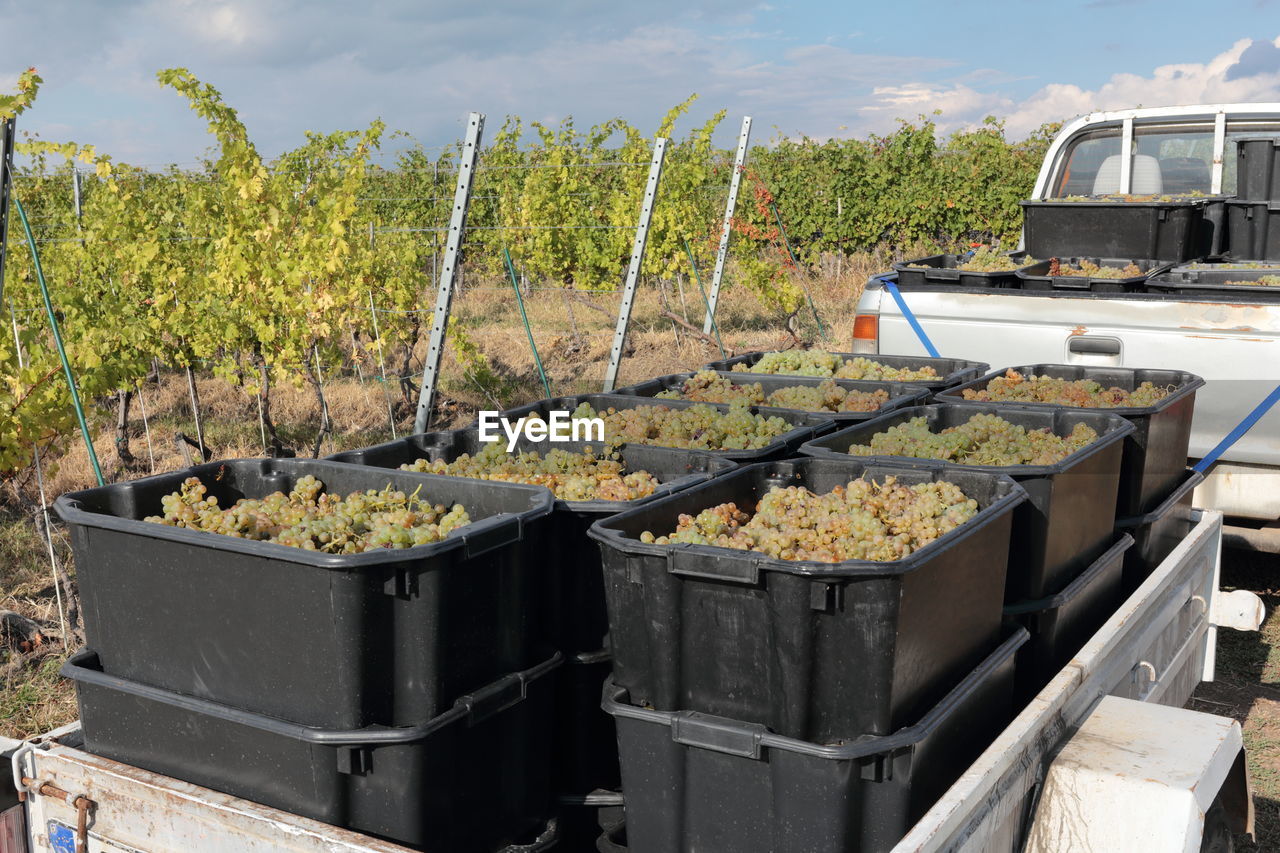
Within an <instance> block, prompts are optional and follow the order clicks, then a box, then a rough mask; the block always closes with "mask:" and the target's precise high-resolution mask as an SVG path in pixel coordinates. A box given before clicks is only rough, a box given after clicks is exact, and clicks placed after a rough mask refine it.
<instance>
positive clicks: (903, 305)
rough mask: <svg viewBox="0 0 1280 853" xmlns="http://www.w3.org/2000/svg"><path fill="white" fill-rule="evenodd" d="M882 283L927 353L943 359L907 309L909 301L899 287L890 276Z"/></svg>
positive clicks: (883, 278) (884, 277)
mask: <svg viewBox="0 0 1280 853" xmlns="http://www.w3.org/2000/svg"><path fill="white" fill-rule="evenodd" d="M880 283H881V284H883V285H884V289H885V290H887V291H889V295H890V296H892V297H893V301H894V302H896V303H898V310H899V311H901V312H902V316H903V317H906V318H907V324H908V325H910V326H911V331H913V332H915V333H916V337H917V338H919V339H920V343H922V344H924V349H925V352H927V353H929V355H931V356H933V357H934V358H941V357H942V356H940V355H938V348H937V347H935V346H934V345H933V341H931V340H929V336H928V335H926V334H925V333H924V329H923V328H921V326H920V321H919V320H917V319H916V315H915V314H913V313H911V309H910V308H908V307H907V301H906V300H905V299H903V298H902V294H901V293H900V292H899V291H898V285H897V284H896V283H895V282H892V281H890V280H889V278H888V276H881V277H880Z"/></svg>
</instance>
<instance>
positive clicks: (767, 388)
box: [614, 370, 929, 426]
mask: <svg viewBox="0 0 1280 853" xmlns="http://www.w3.org/2000/svg"><path fill="white" fill-rule="evenodd" d="M716 373H717V374H718V375H720V376H723V377H725V378H727V379H730V380H732V381H734V382H737V383H740V384H750V385H759V386H761V388H763V389H764V393H765V396H766V397H767V396H768V395H769V394H771V393H773V392H774V391H777V390H780V389H782V388H794V387H795V386H797V385H807V386H810V387H816V386H818V385H820V384H822V383H823V382H835V383H836V384H837V385H839V386H840V387H841V388H844V389H845V390H848V391H864V392H865V391H884V392H885V393H887V394H888V395H889V399H888V400H886V401H885V403H884V405H882V406H881V407H880V408H879V409H877V410H876V411H873V412H828V411H825V410H822V411H813V410H809V409H786V408H781V407H778V406H768V405H758V406H755V409H756V411H758V412H759V413H760V414H762V415H764V414H774V413H779V412H801V411H803V412H808V413H809V414H814V415H821V416H822V417H824V418H831V419H832V420H834V421H835V422H836V425H837V426H841V425H845V424H848V423H852V422H856V421H865V420H867V419H868V418H874V417H879V416H880V415H882V414H884V413H885V412H889V411H892V410H894V409H897V408H900V407H902V406H911V405H915V404H917V403H921V402H923V401H924V399H925V398H926V397H928V396H929V390H928V389H927V388H921V387H920V385H919V383H916V382H876V381H873V380H865V379H830V380H829V379H821V378H815V377H812V376H777V375H774V374H771V373H753V374H750V375H749V376H744V375H743V374H742V373H734V372H733V371H730V370H718V371H716ZM694 375H695V372H690V373H672V374H668V375H667V376H659V377H657V378H656V379H649V380H646V381H644V382H640V383H638V384H636V385H632V386H630V387H628V388H619V389H618V390H617V391H614V393H615V394H624V395H626V396H628V397H649V398H653V397H654V396H655V395H656V394H660V393H661V392H663V391H671V390H679V389H680V388H681V387H682V386H683V385H684V382H685V380H686V379H688V378H689V377H691V376H694ZM659 402H662V401H661V400H660V401H659Z"/></svg>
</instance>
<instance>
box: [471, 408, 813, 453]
mask: <svg viewBox="0 0 1280 853" xmlns="http://www.w3.org/2000/svg"><path fill="white" fill-rule="evenodd" d="M582 403H590V404H591V407H592V408H594V409H595V410H596V411H597V412H603V411H604V410H605V409H618V410H622V409H634V408H637V407H639V406H666V407H668V408H671V409H687V408H689V407H690V406H710V407H712V408H713V409H718V410H719V411H721V412H728V411H729V409H730V407H729V406H726V405H723V404H721V403H695V402H693V401H691V400H649V399H645V398H643V397H628V396H626V395H623V394H579V395H576V396H572V397H553V398H551V399H549V400H538V401H537V402H534V403H529V404H527V405H524V406H518V407H517V408H514V409H507V410H506V411H504V412H502V413H501V415H502V417H504V418H509V419H513V420H514V419H515V418H522V417H524V416H526V415H530V414H538V415H546V414H547V413H548V412H553V411H566V412H572V411H573V410H574V409H576V408H577V407H578V406H579V405H580V404H582ZM749 408H750V410H751V411H752V412H753V413H756V412H758V413H759V414H760V415H762V416H764V417H777V418H781V419H782V420H784V421H786V422H787V423H788V424H791V425H792V428H791V429H790V430H788V431H787V432H784V433H782V434H781V435H779V436H777V437H775V438H774V440H773V441H771V442H770V443H769V444H767V445H765V446H764V447H761V448H757V449H755V450H702V449H690V450H686V449H684V448H669V449H673V450H680V451H682V452H685V453H706V454H710V455H711V456H714V457H717V458H720V459H730V460H732V461H734V462H738V463H746V462H767V461H769V460H771V459H785V458H786V457H788V456H790V455H791V453H792V451H794V450H795V449H796V448H797V447H799V446H800V445H801V444H804V443H805V442H806V441H808V440H809V439H810V438H813V437H814V436H815V435H821V434H822V433H824V432H827V431H829V430H831V429H832V428H833V427H834V426H835V421H834V420H832V418H831V417H830V414H831V413H830V412H828V413H825V414H817V413H812V412H797V411H795V410H793V409H760V408H759V407H757V406H750V407H749ZM472 426H475V425H474V424H472ZM560 446H561V447H563V446H564V445H560ZM650 446H652V445H650Z"/></svg>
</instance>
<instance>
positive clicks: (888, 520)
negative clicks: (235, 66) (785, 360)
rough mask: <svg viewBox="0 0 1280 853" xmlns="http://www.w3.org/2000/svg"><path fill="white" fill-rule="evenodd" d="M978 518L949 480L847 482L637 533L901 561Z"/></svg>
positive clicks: (777, 490)
mask: <svg viewBox="0 0 1280 853" xmlns="http://www.w3.org/2000/svg"><path fill="white" fill-rule="evenodd" d="M977 514H978V502H977V501H975V500H973V499H972V498H970V497H968V496H967V495H965V493H964V492H963V491H962V490H961V489H960V487H959V486H957V485H955V484H954V483H949V482H945V481H939V482H935V483H917V484H915V485H907V484H905V483H900V482H898V480H897V478H895V477H886V478H885V480H884V482H883V483H876V482H873V481H869V480H865V479H857V480H852V481H850V482H849V483H848V485H846V486H837V487H836V488H835V489H833V490H832V491H830V492H827V493H825V494H816V493H814V492H812V491H810V490H809V489H807V488H805V487H803V486H787V487H777V486H775V487H773V488H771V489H770V490H769V491H768V492H767V493H766V494H765V495H764V496H763V497H762V498H761V499H760V500H759V502H758V503H757V504H756V507H755V513H754V514H751V513H747V512H744V511H743V510H742V509H740V508H739V507H738V506H737V504H734V503H725V504H720V505H718V506H714V507H710V508H708V509H704V510H703V511H701V512H699V513H698V514H697V515H688V514H682V515H680V516H679V518H678V519H677V523H676V529H675V530H674V531H672V532H670V533H666V534H663V535H654V534H653V533H652V532H650V531H645V532H643V533H641V534H640V541H641V542H645V543H648V544H658V545H674V544H679V543H686V544H692V545H713V546H717V547H721V548H733V549H735V550H739V551H756V552H759V553H762V554H767V555H768V556H770V557H774V558H776V559H780V560H813V561H816V562H822V563H839V562H844V561H845V560H874V561H877V562H886V561H890V560H900V559H902V558H904V557H906V556H908V555H910V554H912V553H914V552H916V551H918V550H920V549H921V548H923V547H924V546H925V545H928V544H929V543H930V542H933V541H934V540H936V539H938V538H939V537H941V536H943V535H945V534H946V533H948V532H950V531H952V530H954V529H956V528H957V527H959V526H960V525H962V524H964V523H965V522H966V521H969V520H970V519H972V518H973V517H974V516H976V515H977Z"/></svg>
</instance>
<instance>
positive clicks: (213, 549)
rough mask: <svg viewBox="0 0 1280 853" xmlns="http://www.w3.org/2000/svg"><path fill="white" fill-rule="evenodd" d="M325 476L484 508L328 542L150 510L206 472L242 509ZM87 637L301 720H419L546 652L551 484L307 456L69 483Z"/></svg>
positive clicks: (141, 665)
mask: <svg viewBox="0 0 1280 853" xmlns="http://www.w3.org/2000/svg"><path fill="white" fill-rule="evenodd" d="M306 475H314V476H316V477H317V478H319V479H320V480H321V482H323V483H324V485H325V487H326V489H328V490H329V491H332V492H339V493H342V494H346V493H348V492H351V491H356V490H363V489H371V488H374V489H382V488H385V487H386V486H387V485H388V484H391V485H393V486H394V487H395V488H397V489H402V490H404V491H406V492H412V491H414V490H415V489H417V488H419V487H421V489H422V492H423V494H424V495H428V496H430V497H431V499H432V500H435V501H438V502H441V503H454V502H457V503H461V504H463V505H464V506H465V507H466V508H467V511H468V512H469V513H470V514H471V517H472V518H473V519H474V521H473V522H472V523H471V524H469V525H466V526H465V527H462V528H459V529H457V530H455V531H453V532H452V533H450V534H449V536H448V537H446V538H445V539H444V540H443V541H441V542H436V543H432V544H430V545H421V546H417V547H414V548H406V549H402V550H379V551H371V552H366V553H362V554H324V553H321V552H318V551H307V550H303V549H301V548H292V547H289V546H286V545H278V544H275V543H272V542H256V541H250V540H246V539H238V538H235V537H231V536H222V535H219V534H216V533H206V532H204V531H199V530H185V529H180V528H176V527H169V526H167V525H163V524H156V523H154V522H147V521H142V519H143V518H144V517H146V516H148V515H152V514H159V513H160V511H161V509H160V499H161V497H162V496H164V495H167V494H169V493H171V492H174V491H177V490H178V488H179V487H180V486H181V484H182V482H183V480H185V479H186V478H188V477H198V478H199V479H200V480H201V481H202V482H204V483H205V484H206V486H208V488H209V493H210V494H211V495H215V496H217V497H218V499H219V504H220V505H221V506H224V507H225V506H230V505H231V504H233V503H234V502H235V501H236V500H237V499H239V498H242V497H263V496H265V495H267V494H270V493H271V492H274V491H277V490H284V491H288V490H289V489H290V488H292V486H293V484H294V482H296V481H297V480H298V479H300V478H301V477H303V476H306ZM55 507H56V509H57V511H58V515H59V516H60V517H61V518H62V519H63V521H65V522H66V523H67V525H68V527H69V528H70V531H71V544H72V550H73V551H74V552H75V558H76V575H77V580H78V581H79V584H80V597H81V602H82V605H83V608H84V621H85V631H86V634H87V635H88V642H89V644H90V645H91V647H92V648H93V649H94V650H95V651H97V653H98V654H99V655H100V656H101V660H102V664H103V666H104V667H105V668H106V671H107V672H109V673H110V674H111V675H115V676H119V677H121V678H127V679H131V680H135V681H139V682H142V683H143V684H149V685H152V686H155V687H159V688H163V689H165V690H172V691H175V692H177V693H183V694H186V695H188V696H192V697H198V698H202V699H210V700H212V701H215V702H221V703H223V704H226V705H231V706H235V707H238V708H243V709H245V710H247V711H254V712H257V713H261V714H269V715H271V716H274V717H279V718H281V719H285V720H291V721H293V722H296V723H303V724H306V725H313V726H324V727H327V728H344V729H351V728H361V727H364V726H368V725H375V724H378V725H398V726H403V725H418V724H421V723H423V722H425V721H427V720H429V719H431V718H433V717H435V716H437V715H438V714H441V713H443V712H444V711H446V710H448V709H449V707H450V706H452V705H453V703H454V701H455V700H456V699H457V698H458V697H459V696H461V695H463V694H465V693H467V692H468V691H471V690H475V689H477V688H479V687H481V686H483V685H485V684H488V683H489V682H491V681H493V680H494V679H496V678H499V677H500V676H501V675H502V674H503V673H506V672H512V671H515V670H519V669H523V668H524V667H527V666H529V665H531V664H532V663H533V662H534V661H536V659H537V655H538V654H539V652H540V650H539V648H538V647H537V645H536V644H537V642H538V635H537V630H538V625H537V622H536V614H537V608H536V607H535V602H536V600H537V599H536V596H537V594H538V584H537V578H538V575H537V572H539V571H540V569H541V566H540V564H539V562H538V561H537V559H536V556H535V555H537V554H538V553H539V552H540V549H541V548H542V544H541V541H540V540H541V535H542V532H541V527H542V526H543V525H544V524H545V519H547V518H548V517H549V516H550V515H551V511H552V498H551V493H550V492H549V491H547V490H546V489H543V488H540V487H537V486H524V485H517V484H511V483H501V484H499V483H481V482H478V481H475V480H464V479H460V478H457V477H437V476H429V475H426V474H414V473H409V472H406V471H387V470H382V469H377V468H365V467H363V466H355V465H343V464H341V463H338V462H329V461H324V460H311V459H238V460H230V461H226V462H213V463H209V464H207V465H200V466H197V467H195V468H188V469H186V470H184V471H178V472H176V473H172V474H161V475H157V476H154V477H147V478H144V479H141V480H134V481H132V482H128V483H116V484H114V485H109V486H102V487H99V488H94V489H86V490H84V491H80V492H72V493H70V494H66V495H63V496H62V497H60V498H58V500H57V503H56V504H55Z"/></svg>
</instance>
